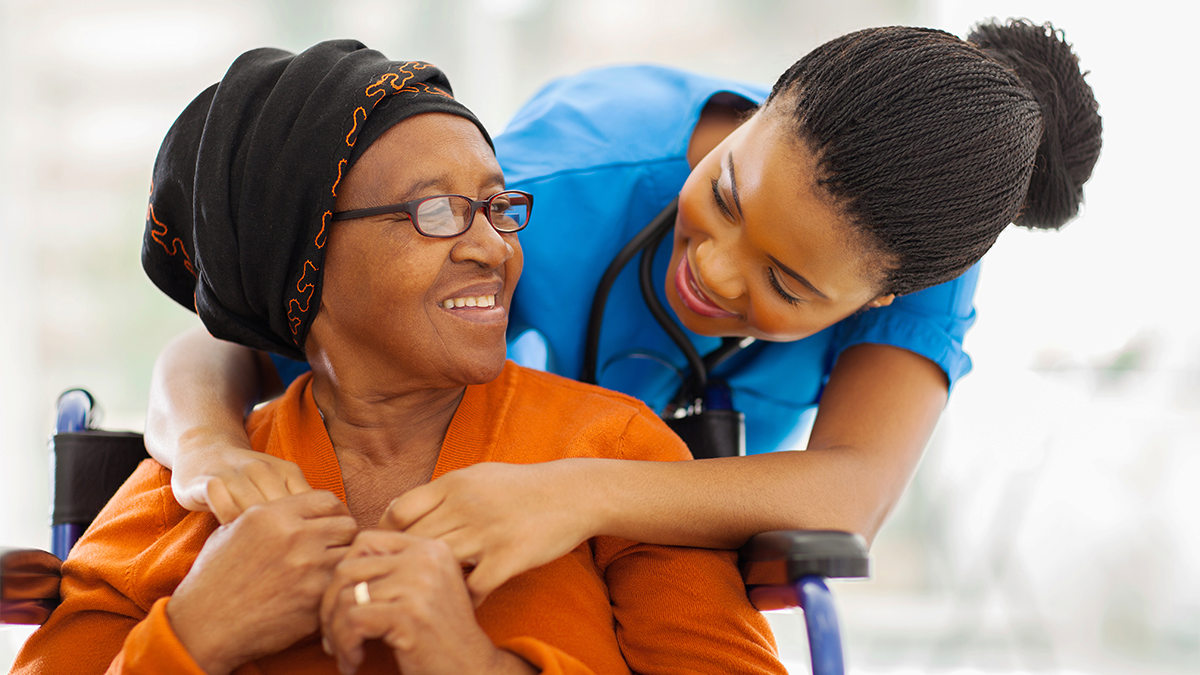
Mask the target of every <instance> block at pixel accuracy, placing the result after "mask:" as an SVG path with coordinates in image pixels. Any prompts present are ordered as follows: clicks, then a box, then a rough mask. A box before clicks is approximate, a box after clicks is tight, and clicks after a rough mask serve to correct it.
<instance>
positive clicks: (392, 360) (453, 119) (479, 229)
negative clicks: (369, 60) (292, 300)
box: [306, 113, 523, 388]
mask: <svg viewBox="0 0 1200 675" xmlns="http://www.w3.org/2000/svg"><path fill="white" fill-rule="evenodd" d="M503 189H504V177H503V175H502V174H501V172H500V165H499V164H498V163H497V162H496V156H495V154H494V153H493V152H492V149H491V147H489V146H488V144H487V142H486V141H485V140H484V138H483V135H482V134H480V132H479V130H478V129H477V128H476V127H475V125H474V124H472V123H471V122H469V121H467V120H466V119H463V118H461V117H458V116H456V115H448V114H441V113H428V114H423V115H418V116H415V117H412V118H410V119H408V120H405V121H403V122H401V123H400V124H397V125H396V126H394V127H392V128H391V129H390V130H389V131H388V132H387V133H385V134H384V135H383V136H381V137H380V138H379V140H377V141H375V143H374V144H372V145H371V147H370V148H368V149H367V150H366V151H365V152H364V153H363V156H362V157H361V158H360V159H359V160H358V162H357V163H356V164H355V165H354V167H353V169H352V170H351V171H350V172H349V174H348V175H347V176H345V177H343V179H342V181H341V183H340V185H339V186H338V192H337V210H338V211H346V210H352V209H361V208H368V207H372V206H382V205H386V204H397V203H401V202H407V201H410V200H414V199H418V198H420V197H428V196H432V195H439V194H461V195H466V196H468V197H471V198H472V199H477V200H478V199H485V198H487V197H490V196H491V195H493V194H495V193H497V192H500V191H502V190H503ZM522 260H523V259H522V255H521V245H520V243H519V242H518V240H517V235H516V234H501V233H499V232H497V231H496V230H495V229H494V228H493V227H492V226H491V225H490V224H489V223H488V221H487V218H486V217H484V215H483V213H482V212H481V211H476V212H475V214H474V221H473V222H472V225H471V227H470V229H468V230H467V232H465V233H463V234H461V235H459V236H457V237H453V238H449V239H434V238H430V237H425V236H422V235H421V234H419V233H418V232H417V231H416V229H415V228H414V227H413V225H412V222H411V221H409V220H408V217H407V216H406V215H405V214H387V215H381V216H373V217H367V218H357V219H353V220H346V221H341V222H337V223H334V224H333V227H332V230H331V231H330V233H329V241H328V243H327V244H326V254H325V270H324V284H323V289H322V292H321V308H320V313H319V314H318V316H317V319H316V320H315V321H314V323H313V327H312V331H311V332H310V336H309V345H306V347H308V351H309V360H310V362H314V367H315V366H316V364H317V363H318V362H321V361H324V363H325V364H327V365H328V366H329V368H330V369H331V371H332V374H333V375H334V377H335V378H337V379H339V380H344V379H345V378H344V377H343V374H346V373H349V372H356V373H358V374H359V376H360V378H361V377H367V378H373V379H375V380H378V381H380V382H389V381H394V382H396V386H402V387H404V388H445V387H454V386H461V385H463V384H477V383H483V382H488V381H491V380H492V379H494V378H495V377H496V376H497V375H499V373H500V371H501V369H502V368H503V367H504V358H505V342H504V331H505V328H506V327H507V325H508V308H509V305H510V303H511V301H512V294H513V289H514V287H515V286H516V283H517V279H518V278H519V277H520V276H521V267H522ZM459 299H461V300H463V303H461V304H463V305H464V306H462V307H459V306H457V305H458V304H459V303H456V302H454V301H455V300H459ZM480 299H482V301H481V300H480ZM447 301H450V302H449V303H447ZM447 304H449V305H451V307H450V308H447V306H446V305H447ZM467 305H474V306H467ZM488 305H491V306H488ZM314 352H317V353H316V354H314ZM360 381H361V380H360Z"/></svg>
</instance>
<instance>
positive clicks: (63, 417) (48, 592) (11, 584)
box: [0, 389, 870, 675]
mask: <svg viewBox="0 0 1200 675" xmlns="http://www.w3.org/2000/svg"><path fill="white" fill-rule="evenodd" d="M94 408H95V401H94V399H93V398H92V396H91V394H89V393H88V392H87V391H84V390H82V389H72V390H68V391H66V392H64V393H63V394H62V395H61V396H60V397H59V400H58V414H57V419H56V423H55V436H54V442H53V443H52V447H55V452H54V453H52V454H53V455H54V462H55V466H54V470H53V473H54V476H55V492H56V494H55V514H54V515H53V517H52V521H53V524H52V527H51V551H52V553H53V555H51V554H50V553H46V552H45V551H36V550H28V549H26V550H19V549H18V550H9V549H0V624H4V623H10V624H34V625H37V624H41V623H44V622H45V621H46V619H47V618H48V617H49V615H50V613H51V612H52V611H53V609H54V607H56V606H57V605H58V601H59V580H60V579H61V571H60V569H59V568H60V566H61V562H60V561H62V560H65V559H66V558H67V555H68V554H69V553H70V550H71V548H72V547H73V546H74V545H75V542H76V541H77V540H78V539H79V537H80V536H81V535H82V534H83V532H84V530H86V529H87V526H88V525H89V524H90V520H91V518H92V517H94V515H95V514H94V513H91V512H89V513H91V515H89V516H87V518H86V521H87V522H82V521H80V520H79V519H78V517H77V516H76V517H73V518H72V517H61V516H60V514H59V513H58V511H59V510H60V508H61V507H62V505H63V503H64V502H63V500H62V499H60V497H63V496H64V495H60V494H57V493H58V492H59V490H63V489H64V488H65V487H71V486H72V485H73V484H74V485H77V484H78V483H77V482H78V480H79V477H78V475H77V474H78V473H79V472H78V471H73V470H71V469H69V468H68V467H65V466H61V465H60V462H69V461H72V457H74V455H66V456H65V457H60V456H59V455H60V454H61V453H60V452H59V449H58V445H57V444H58V442H59V439H60V438H61V439H63V440H65V439H68V438H72V439H78V438H80V437H81V435H82V438H83V440H85V441H86V440H89V439H92V440H103V439H104V438H109V439H110V440H117V441H119V442H120V445H121V447H119V448H116V447H114V448H103V447H101V446H99V445H97V446H95V449H94V451H95V452H96V453H103V452H107V451H108V450H110V449H112V450H116V451H119V453H120V454H122V455H123V457H121V458H120V460H119V461H116V462H115V463H114V462H109V461H108V460H107V459H106V458H105V459H102V460H101V464H103V465H105V468H106V469H108V468H111V467H116V469H117V471H123V470H124V469H123V468H124V467H129V470H128V471H126V472H125V476H127V475H128V474H129V473H131V472H132V467H133V466H136V464H131V462H136V461H139V460H140V458H141V456H142V455H144V452H145V448H144V446H140V441H138V439H139V437H138V436H137V435H134V434H112V433H111V432H102V431H96V430H93V429H92V424H93V410H94ZM105 434H109V436H104V435H105ZM114 436H116V437H119V438H115V439H114V438H113V437H114ZM131 440H134V441H138V443H137V445H138V446H140V452H141V454H138V452H136V450H137V448H135V452H134V453H132V454H131V453H130V452H129V450H130V447H129V446H130V441H131ZM92 451H93V450H92V449H90V448H89V449H88V450H87V452H92ZM68 477H69V478H68ZM85 477H86V476H85ZM118 478H120V479H121V480H123V479H124V476H118ZM116 487H117V486H116V485H114V486H112V487H111V491H110V492H107V494H106V495H105V496H104V498H105V499H107V498H108V497H110V496H111V495H112V493H113V492H115V491H116ZM97 508H98V507H97ZM65 510H72V509H70V508H69V507H68V508H67V509H65ZM76 510H77V509H76ZM60 521H62V522H60ZM738 558H739V568H740V570H741V573H742V579H743V581H745V583H746V592H747V595H748V596H749V598H750V601H751V602H752V603H753V604H754V606H755V607H756V608H757V609H759V610H761V611H767V610H773V609H786V608H791V607H800V608H801V609H803V611H804V619H805V623H806V626H807V630H808V644H809V650H810V653H811V656H812V673H813V675H842V674H843V673H844V672H845V666H844V659H843V655H842V640H841V633H840V631H839V629H838V619H837V609H836V607H835V606H834V602H833V596H832V594H831V593H830V591H829V587H828V586H826V584H825V579H827V578H862V577H866V576H868V575H869V573H870V560H869V558H868V556H867V549H866V542H865V541H864V540H863V538H862V537H860V536H858V535H856V534H851V533H848V532H834V531H809V530H776V531H772V532H763V533H760V534H758V535H755V536H754V537H752V538H751V539H750V541H748V542H747V543H746V545H745V546H743V547H742V548H741V549H740V550H739V551H738Z"/></svg>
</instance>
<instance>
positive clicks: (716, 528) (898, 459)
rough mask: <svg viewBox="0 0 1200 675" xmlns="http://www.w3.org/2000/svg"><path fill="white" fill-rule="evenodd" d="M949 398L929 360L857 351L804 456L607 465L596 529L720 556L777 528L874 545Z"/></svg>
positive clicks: (841, 368)
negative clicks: (840, 533) (829, 532)
mask: <svg viewBox="0 0 1200 675" xmlns="http://www.w3.org/2000/svg"><path fill="white" fill-rule="evenodd" d="M946 396H947V384H946V376H945V374H944V373H943V372H942V370H941V369H940V368H939V367H938V366H937V365H936V364H934V363H933V362H932V361H929V360H928V359H926V358H924V357H922V356H919V355H917V354H914V353H913V352H910V351H907V350H905V349H901V348H898V347H892V346H887V345H877V344H861V345H856V346H853V347H851V348H849V349H847V350H846V351H845V352H843V353H842V355H841V356H840V357H839V359H838V361H837V364H836V366H835V367H834V369H833V373H832V374H831V376H830V379H829V383H828V385H827V386H826V388H825V391H824V394H823V395H822V398H821V403H820V407H819V409H818V413H817V418H816V422H815V423H814V425H813V431H812V435H811V438H810V440H809V444H808V449H807V450H805V451H790V452H774V453H767V454H763V455H753V456H748V457H734V458H728V459H711V460H703V461H696V462H676V463H672V464H663V465H649V464H643V463H637V462H605V466H604V467H603V469H602V471H603V473H605V474H608V475H606V476H605V477H604V479H603V480H598V478H599V477H598V476H595V475H593V476H592V485H602V486H604V489H605V491H606V492H608V493H607V494H601V495H598V497H599V501H598V502H596V503H597V504H598V506H597V507H596V508H597V510H598V511H599V512H600V513H602V514H604V516H603V517H604V520H603V521H602V522H601V523H599V524H598V528H597V529H599V530H600V531H601V533H603V534H611V535H615V536H621V537H626V538H630V539H634V540H637V541H647V542H655V543H659V544H674V545H684V546H708V547H715V548H733V547H737V546H740V545H741V544H742V543H743V542H745V540H746V539H748V538H749V537H750V536H752V535H754V534H756V533H757V532H761V531H766V530H777V529H833V530H845V531H849V532H857V533H859V534H861V535H863V536H864V537H866V538H867V540H868V541H870V540H872V539H874V537H875V535H876V533H878V532H879V528H880V527H881V526H882V525H883V522H884V520H885V519H886V518H887V516H888V514H889V513H890V512H891V511H892V509H893V508H894V507H895V505H896V503H897V502H898V501H899V499H900V496H901V494H903V492H904V489H905V487H906V486H907V485H908V483H909V480H910V479H911V478H912V475H913V472H914V471H915V470H916V467H917V464H918V462H919V461H920V459H921V455H922V453H923V452H924V449H925V445H926V444H927V443H928V442H929V437H930V435H931V434H932V433H933V429H934V426H935V425H936V424H937V420H938V416H939V415H940V414H941V411H942V409H943V408H944V407H945V404H946ZM593 468H600V467H593ZM614 493H615V494H614ZM605 505H607V506H605ZM616 505H621V506H620V507H616Z"/></svg>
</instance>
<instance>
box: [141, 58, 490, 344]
mask: <svg viewBox="0 0 1200 675" xmlns="http://www.w3.org/2000/svg"><path fill="white" fill-rule="evenodd" d="M428 112H441V113H450V114H453V115H459V116H461V117H465V118H467V119H468V120H470V121H472V122H474V123H475V125H476V126H478V127H479V130H480V132H482V133H483V135H484V138H485V139H487V141H488V143H491V138H490V137H488V134H487V131H486V130H485V129H484V128H483V125H481V124H480V123H479V120H478V119H476V118H475V116H474V115H473V114H472V113H471V111H469V110H467V108H466V107H464V106H463V105H462V104H461V103H459V102H458V101H456V100H454V98H453V95H452V91H451V89H450V82H449V81H448V80H447V79H446V76H445V75H444V74H443V73H442V71H440V70H439V69H437V68H436V67H434V66H432V65H430V64H428V63H422V62H420V61H389V60H387V59H386V58H385V57H384V56H383V55H382V54H380V53H379V52H377V51H374V50H371V49H367V48H366V47H365V46H363V45H362V44H361V43H359V42H357V41H354V40H334V41H329V42H322V43H320V44H318V45H316V46H314V47H312V48H310V49H308V50H305V51H304V52H302V53H300V54H291V53H289V52H285V51H282V50H279V49H256V50H253V51H250V52H246V53H245V54H243V55H242V56H240V57H239V58H238V59H237V61H234V63H233V65H232V66H230V68H229V72H227V73H226V74H225V77H224V78H223V79H222V80H221V81H220V82H219V83H217V84H215V85H213V86H211V87H209V88H208V89H206V90H205V91H204V92H202V93H201V94H200V95H199V96H197V97H196V99H195V100H194V101H192V103H191V104H190V105H188V107H187V108H186V109H185V110H184V111H183V114H181V115H180V116H179V119H178V120H176V121H175V124H174V125H173V126H172V127H171V130H170V131H168V132H167V136H166V138H165V139H164V140H163V144H162V147H161V148H160V149H159V152H158V159H157V161H156V162H155V165H154V181H153V183H152V185H151V192H150V206H149V207H148V208H147V211H146V234H145V238H144V240H143V242H142V267H144V268H145V270H146V274H147V275H149V276H150V279H151V280H152V281H154V283H155V284H156V285H157V286H158V287H159V288H160V289H162V290H163V291H164V292H165V293H167V295H169V296H171V297H172V298H173V299H174V300H175V301H176V302H178V303H180V304H181V305H183V306H185V307H187V308H188V309H192V310H194V311H195V312H196V313H197V314H199V315H200V318H201V320H203V321H204V325H205V326H206V327H207V328H208V330H209V332H211V333H212V334H213V335H214V336H216V337H219V338H222V339H225V340H231V341H234V342H238V343H241V344H244V345H247V346H249V347H254V348H257V349H265V350H268V351H272V352H275V353H278V354H282V355H284V356H288V357H291V358H295V359H303V358H304V340H305V337H306V336H307V335H308V330H309V328H310V327H311V326H312V321H313V318H314V317H315V316H316V314H317V311H316V310H317V308H318V307H319V306H320V301H321V277H322V274H321V269H322V267H323V266H324V251H323V247H324V246H325V237H326V233H327V231H328V230H327V228H328V226H329V224H330V221H329V217H330V215H331V214H332V212H333V208H334V198H335V197H336V195H337V186H338V182H339V181H341V180H342V178H343V176H345V175H346V172H347V171H349V169H350V167H351V166H352V165H353V163H354V162H355V160H356V159H357V158H358V157H359V156H360V155H361V154H362V152H363V151H364V150H365V149H366V148H367V147H368V146H369V145H370V144H371V143H372V142H374V141H375V140H377V139H378V138H379V137H380V136H382V135H383V134H384V132H386V131H387V130H388V129H390V128H391V127H392V126H394V125H395V124H397V123H399V122H400V121H402V120H404V119H407V118H409V117H412V116H413V115H418V114H421V113H428Z"/></svg>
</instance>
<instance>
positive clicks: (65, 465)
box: [51, 430, 150, 525]
mask: <svg viewBox="0 0 1200 675" xmlns="http://www.w3.org/2000/svg"><path fill="white" fill-rule="evenodd" d="M52 443H53V445H52V448H53V451H54V485H55V489H54V512H53V514H52V516H51V522H53V524H55V525H61V524H62V523H80V524H83V525H88V524H90V523H91V522H92V521H93V520H94V519H95V518H96V514H98V513H100V509H102V508H104V505H105V504H107V503H108V500H109V499H111V498H112V496H113V495H114V494H115V493H116V491H117V490H118V489H119V488H120V487H121V484H122V483H124V482H125V479H127V478H129V476H130V475H131V474H132V473H133V470H134V469H136V468H137V466H138V464H140V463H141V462H142V460H144V459H150V455H149V453H147V452H146V445H145V443H144V442H143V441H142V435H141V434H136V433H131V432H124V431H95V430H89V431H75V432H67V433H59V434H54V437H53V438H52Z"/></svg>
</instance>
